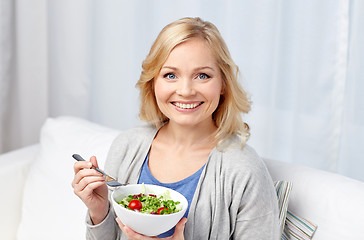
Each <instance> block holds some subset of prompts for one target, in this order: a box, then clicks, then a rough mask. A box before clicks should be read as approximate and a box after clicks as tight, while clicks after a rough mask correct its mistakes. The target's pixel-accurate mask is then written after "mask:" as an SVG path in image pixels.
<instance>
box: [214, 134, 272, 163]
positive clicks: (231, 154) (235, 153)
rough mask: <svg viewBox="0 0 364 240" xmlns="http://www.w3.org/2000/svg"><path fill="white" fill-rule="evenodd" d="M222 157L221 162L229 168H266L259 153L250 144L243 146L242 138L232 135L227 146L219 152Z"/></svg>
mask: <svg viewBox="0 0 364 240" xmlns="http://www.w3.org/2000/svg"><path fill="white" fill-rule="evenodd" d="M217 152H218V153H219V154H220V155H221V161H223V162H224V165H225V164H226V165H228V166H235V167H238V166H244V167H245V168H247V167H248V168H249V167H254V168H256V167H265V164H264V162H263V160H262V159H261V157H260V156H259V155H258V153H257V152H256V151H255V149H254V148H253V147H251V146H250V145H249V144H245V145H244V146H242V145H241V140H240V137H239V136H237V135H232V136H231V137H230V138H229V139H228V140H227V143H226V145H225V146H224V147H223V148H222V149H220V150H218V151H217Z"/></svg>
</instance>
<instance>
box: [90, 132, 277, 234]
mask: <svg viewBox="0 0 364 240" xmlns="http://www.w3.org/2000/svg"><path fill="white" fill-rule="evenodd" d="M157 131H158V130H157V129H155V128H152V127H140V128H135V129H131V130H128V131H125V132H123V133H121V134H120V135H119V136H118V137H117V138H116V139H115V140H114V142H113V144H112V145H111V148H110V151H109V153H108V157H107V160H106V164H105V171H106V172H108V173H109V174H110V175H111V176H116V177H117V179H118V181H120V182H128V183H137V181H138V178H139V174H140V171H141V166H142V164H143V161H144V159H145V157H146V155H147V153H148V151H149V149H150V147H151V144H152V141H153V139H154V137H155V135H156V133H157ZM86 225H87V233H86V235H87V239H103V240H104V239H105V240H107V239H112V240H114V239H126V237H125V236H124V235H123V233H122V231H121V230H120V229H119V227H118V226H117V223H116V221H115V213H114V211H113V209H112V207H111V209H110V211H109V214H108V216H107V217H106V218H105V220H104V221H103V222H102V223H100V224H98V225H92V223H91V221H90V219H89V216H87V224H86ZM279 235H280V233H279V223H278V203H277V195H276V192H275V189H274V186H273V182H272V179H271V177H270V175H269V173H268V171H267V168H266V167H265V165H264V163H263V161H262V160H261V159H260V158H259V157H258V155H257V154H256V153H255V151H254V150H253V149H252V148H251V147H249V146H248V145H245V147H244V148H241V145H240V141H239V138H238V136H232V137H230V138H229V139H228V140H227V144H226V147H225V148H224V151H218V150H217V149H216V148H215V149H213V150H212V151H211V153H210V155H209V158H208V161H207V163H206V166H205V169H204V170H203V172H202V174H201V177H200V180H199V183H198V185H197V188H196V192H195V195H194V197H193V199H192V203H191V207H190V211H189V213H188V221H187V223H186V226H185V234H184V236H185V239H190V240H197V239H222V240H225V239H248V240H252V239H254V240H260V239H261V240H276V239H279Z"/></svg>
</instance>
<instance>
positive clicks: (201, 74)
mask: <svg viewBox="0 0 364 240" xmlns="http://www.w3.org/2000/svg"><path fill="white" fill-rule="evenodd" d="M198 78H199V79H201V80H203V79H208V78H210V76H209V75H207V74H206V73H200V74H198Z"/></svg>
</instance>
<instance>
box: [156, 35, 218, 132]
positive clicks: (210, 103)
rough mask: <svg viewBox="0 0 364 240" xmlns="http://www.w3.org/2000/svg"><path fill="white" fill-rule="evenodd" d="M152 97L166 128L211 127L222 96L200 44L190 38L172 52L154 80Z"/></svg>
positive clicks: (207, 50)
mask: <svg viewBox="0 0 364 240" xmlns="http://www.w3.org/2000/svg"><path fill="white" fill-rule="evenodd" d="M154 93H155V97H156V101H157V105H158V107H159V109H160V111H161V112H162V113H163V114H164V115H165V116H166V117H167V118H169V123H170V124H178V125H181V126H189V127H199V126H203V125H204V124H214V122H213V120H212V114H213V112H214V111H215V110H216V108H217V106H218V104H219V100H220V95H221V94H222V76H221V72H220V68H219V66H218V65H217V62H216V59H215V57H214V55H213V53H212V52H211V50H210V48H209V47H208V46H207V45H206V43H205V42H204V40H202V39H199V38H192V39H189V40H187V41H186V42H184V43H181V44H179V45H177V46H176V47H175V48H174V49H173V50H172V52H171V53H170V55H169V56H168V58H167V60H166V62H165V63H164V64H163V66H162V69H161V71H160V72H159V74H158V76H157V77H156V78H155V80H154Z"/></svg>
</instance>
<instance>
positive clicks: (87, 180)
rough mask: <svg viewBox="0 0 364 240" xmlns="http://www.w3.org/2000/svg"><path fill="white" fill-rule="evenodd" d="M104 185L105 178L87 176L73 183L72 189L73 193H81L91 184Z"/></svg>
mask: <svg viewBox="0 0 364 240" xmlns="http://www.w3.org/2000/svg"><path fill="white" fill-rule="evenodd" d="M97 182H100V183H105V178H104V177H103V176H102V175H101V176H87V177H83V178H81V179H80V181H78V182H77V181H76V180H75V182H74V183H73V188H74V189H75V191H78V192H81V191H83V190H84V189H85V188H86V187H87V186H88V185H90V184H92V183H97Z"/></svg>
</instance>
